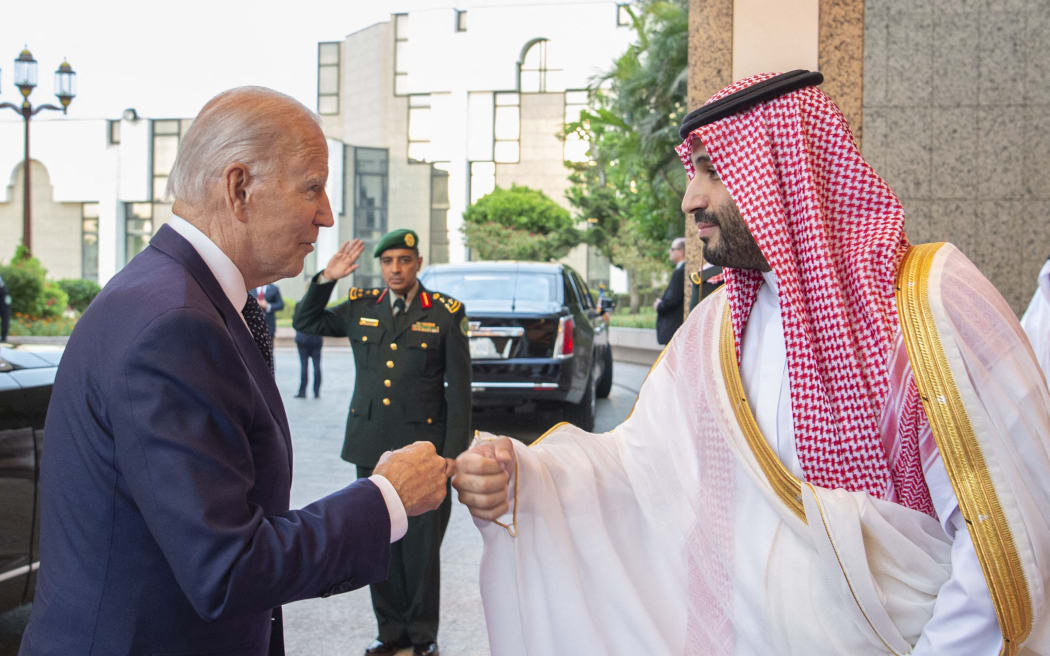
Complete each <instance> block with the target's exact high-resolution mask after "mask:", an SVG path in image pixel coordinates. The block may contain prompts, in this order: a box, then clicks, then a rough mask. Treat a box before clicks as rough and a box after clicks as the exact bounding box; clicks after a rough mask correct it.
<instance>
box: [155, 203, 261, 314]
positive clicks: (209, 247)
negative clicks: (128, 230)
mask: <svg viewBox="0 0 1050 656" xmlns="http://www.w3.org/2000/svg"><path fill="white" fill-rule="evenodd" d="M168 225H169V226H171V229H172V230H174V231H175V232H177V233H179V235H180V236H181V237H182V238H183V239H185V240H186V241H188V242H190V246H193V250H195V251H197V254H198V255H200V256H201V259H202V260H204V264H205V265H206V266H207V267H208V269H209V270H210V271H211V274H212V275H213V276H215V280H217V281H218V283H219V286H220V287H222V292H223V293H224V294H226V298H228V299H229V300H230V305H232V306H233V308H234V309H235V310H237V314H238V315H240V314H241V310H243V309H244V303H245V301H247V300H248V289H247V288H246V287H245V286H244V276H243V275H242V274H241V270H240V269H238V268H237V265H236V264H234V263H233V260H231V259H230V258H229V256H227V255H226V253H223V252H222V249H221V248H219V247H218V246H217V245H216V244H215V242H213V241H212V240H211V239H209V238H208V235H206V234H204V233H203V232H201V231H200V230H199V229H198V228H197V227H196V226H194V225H193V224H192V223H190V222H189V221H187V220H186V219H183V218H182V217H180V216H176V215H174V214H172V215H171V218H170V219H169V220H168ZM241 319H242V320H243V319H244V317H243V316H242V317H241Z"/></svg>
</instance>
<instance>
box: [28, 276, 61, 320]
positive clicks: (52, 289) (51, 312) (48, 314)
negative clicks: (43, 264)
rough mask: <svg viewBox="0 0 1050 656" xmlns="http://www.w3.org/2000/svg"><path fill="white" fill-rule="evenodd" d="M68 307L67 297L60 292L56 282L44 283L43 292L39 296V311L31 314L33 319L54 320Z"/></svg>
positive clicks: (48, 281) (46, 281) (47, 281)
mask: <svg viewBox="0 0 1050 656" xmlns="http://www.w3.org/2000/svg"><path fill="white" fill-rule="evenodd" d="M68 307H69V295H68V294H66V293H65V292H64V291H62V288H61V287H59V286H58V283H57V282H54V281H52V280H45V281H44V290H43V292H41V294H40V311H39V312H37V313H35V314H33V316H34V317H40V318H43V319H55V318H58V317H61V316H62V313H63V312H65V311H66V308H68Z"/></svg>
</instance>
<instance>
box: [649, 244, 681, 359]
mask: <svg viewBox="0 0 1050 656" xmlns="http://www.w3.org/2000/svg"><path fill="white" fill-rule="evenodd" d="M684 301H685V266H683V265H682V263H679V264H678V266H676V267H675V268H674V271H672V272H671V279H670V280H669V281H668V282H667V289H665V290H664V295H663V296H661V297H660V305H659V307H657V308H656V341H657V342H658V343H660V344H666V343H667V342H669V341H671V338H672V337H674V334H675V331H677V330H678V327H679V326H681V325H682V314H683V310H682V303H683V302H684Z"/></svg>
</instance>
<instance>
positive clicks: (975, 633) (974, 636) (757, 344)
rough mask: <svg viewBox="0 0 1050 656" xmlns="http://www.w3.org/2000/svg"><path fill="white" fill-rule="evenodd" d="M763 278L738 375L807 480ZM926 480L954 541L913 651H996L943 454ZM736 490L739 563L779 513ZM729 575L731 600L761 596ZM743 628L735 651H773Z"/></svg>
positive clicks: (747, 573)
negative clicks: (741, 521)
mask: <svg viewBox="0 0 1050 656" xmlns="http://www.w3.org/2000/svg"><path fill="white" fill-rule="evenodd" d="M763 278H764V280H765V284H763V285H762V286H761V287H760V288H759V291H758V296H757V298H756V299H755V304H754V306H753V307H752V309H751V314H750V315H749V317H748V322H747V326H746V327H745V329H744V336H743V342H742V345H741V363H740V376H741V379H742V381H743V384H744V391H745V393H746V394H747V398H748V402H749V404H750V405H751V408H752V409H753V412H754V415H755V421H756V422H757V423H758V427H759V428H760V429H761V431H762V435H763V436H765V438H766V441H767V442H769V444H770V446H771V447H772V448H773V450H774V452H776V454H777V456H778V458H779V459H780V461H781V462H783V463H784V464H785V465H786V466H787V467H788V469H790V471H791V473H792V474H794V475H795V476H796V477H798V478H800V479H803V480H805V475H804V474H803V472H802V468H801V466H800V465H799V461H798V454H797V452H796V450H795V435H794V425H793V421H792V415H791V393H790V389H789V385H788V373H787V354H786V351H785V348H786V347H785V342H784V325H783V322H782V320H781V316H780V302H779V299H778V297H777V288H776V276H775V274H773V273H772V272H767V273H764V274H763ZM739 466H740V465H739V463H738V464H737V467H739ZM741 476H743V474H742V473H741ZM926 484H927V487H928V488H929V490H930V497H931V498H932V500H933V505H934V508H935V509H936V511H937V516H938V517H939V518H940V523H941V526H942V527H943V528H944V531H945V533H947V535H948V537H949V538H950V539H951V540H952V550H951V559H952V573H951V576H950V578H949V579H948V580H947V581H946V582H945V584H944V585H943V586H942V587H941V590H940V593H939V594H938V595H937V602H936V605H935V607H934V613H933V617H932V618H931V619H930V621H929V623H927V625H926V628H925V629H924V630H923V633H922V636H921V637H920V639H919V642H918V644H917V645H916V646H915V650H914V651H913V652H912V653H913V654H914V656H934V655H939V654H970V655H973V656H981V655H983V654H989V655H991V654H998V653H999V651H1000V649H1001V647H1002V634H1001V632H1000V628H999V623H998V620H997V618H996V615H995V608H994V606H993V605H992V599H991V596H990V595H989V593H988V586H987V584H986V583H985V580H984V574H983V573H982V571H981V565H980V562H979V561H978V560H977V553H976V551H975V550H974V547H973V542H972V541H971V539H970V533H969V531H968V530H966V528H965V522H964V521H963V518H962V514H961V512H960V511H959V504H958V502H957V500H956V498H955V493H954V491H953V490H952V486H951V482H950V481H949V480H948V474H947V472H946V471H945V469H944V464H943V463H942V462H941V459H940V457H938V458H936V459H935V460H934V462H933V464H932V466H931V467H930V468H929V470H928V471H926ZM737 492H738V493H737V495H736V496H735V499H736V501H737V507H736V508H735V510H734V512H735V513H736V514H737V516H738V517H748V518H750V519H749V522H748V526H749V531H747V532H743V531H739V532H737V533H736V534H735V535H734V546H735V549H736V551H737V553H742V554H746V553H750V554H753V556H745V557H743V558H741V559H739V561H738V562H740V563H753V562H765V561H766V560H767V558H766V557H765V554H764V553H761V552H763V551H768V549H769V545H770V544H772V542H773V539H772V538H773V532H774V531H775V530H776V527H777V524H778V518H777V515H776V513H775V511H774V510H773V508H772V507H771V506H770V505H769V502H768V501H767V500H766V499H765V498H764V497H763V496H762V494H761V493H760V492H759V490H758V488H756V487H754V486H741V487H740V488H739V489H738V491H737ZM734 576H735V580H736V583H737V586H738V587H737V588H736V589H735V590H736V592H735V594H734V604H739V603H742V602H741V600H742V599H748V598H751V599H754V598H758V596H759V595H760V593H761V590H762V586H763V580H762V576H763V572H762V571H761V570H759V569H757V568H748V567H737V568H736V570H735V572H734ZM752 616H753V615H752V614H749V613H744V612H740V613H736V617H738V618H748V617H752ZM742 628H743V627H742ZM747 629H748V630H745V631H742V632H740V634H741V635H746V636H748V637H749V639H750V640H751V641H750V642H747V643H744V641H742V640H741V641H739V642H738V643H737V647H736V651H737V653H738V654H763V653H771V652H773V651H774V650H773V649H772V648H771V647H770V646H769V645H766V644H764V643H763V640H764V635H765V632H764V631H763V630H762V627H759V626H754V627H747Z"/></svg>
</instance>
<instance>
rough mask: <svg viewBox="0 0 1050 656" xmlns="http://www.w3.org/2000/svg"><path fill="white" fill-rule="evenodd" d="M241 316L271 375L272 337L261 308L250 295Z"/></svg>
mask: <svg viewBox="0 0 1050 656" xmlns="http://www.w3.org/2000/svg"><path fill="white" fill-rule="evenodd" d="M241 314H243V315H244V321H245V322H246V323H247V324H248V330H249V331H251V333H252V339H254V340H255V345H256V346H258V347H259V351H260V352H261V353H262V356H263V360H266V366H267V367H269V368H270V373H271V374H273V336H271V335H270V330H269V329H268V328H267V327H266V317H265V315H264V314H263V309H262V307H260V306H259V302H258V301H256V300H255V297H254V296H252V295H251V294H250V293H249V294H248V301H247V302H246V303H245V304H244V308H243V309H242V310H241Z"/></svg>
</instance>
